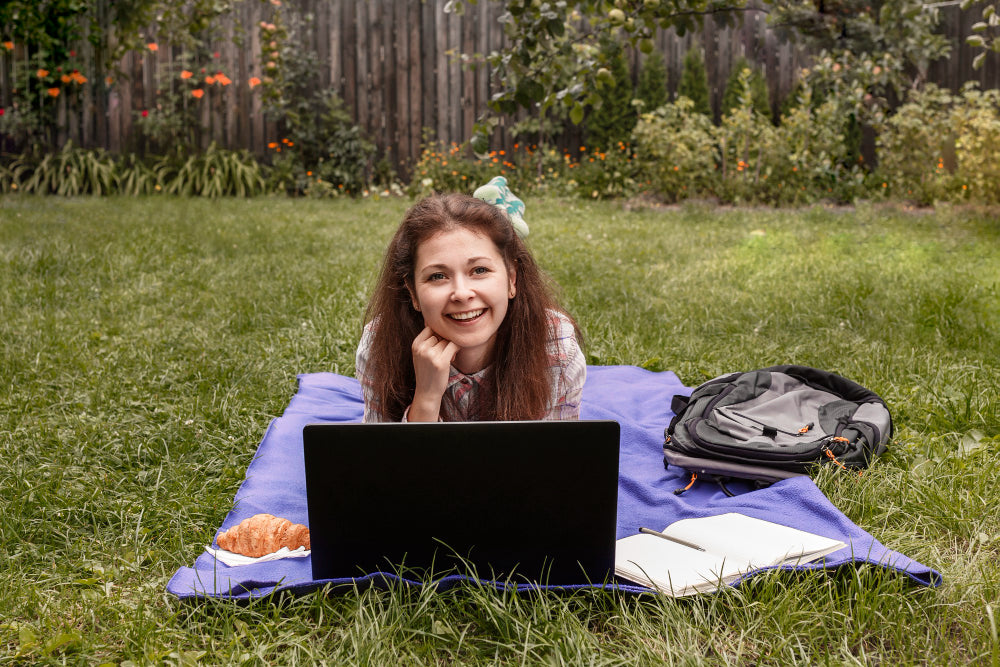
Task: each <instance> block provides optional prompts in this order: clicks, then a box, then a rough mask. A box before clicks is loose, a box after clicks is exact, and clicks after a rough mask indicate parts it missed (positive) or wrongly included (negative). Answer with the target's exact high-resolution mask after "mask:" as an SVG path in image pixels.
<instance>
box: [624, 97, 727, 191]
mask: <svg viewBox="0 0 1000 667" xmlns="http://www.w3.org/2000/svg"><path fill="white" fill-rule="evenodd" d="M632 141H633V146H634V147H635V163H636V180H637V181H638V183H639V184H640V186H641V187H644V188H648V189H649V190H651V191H653V192H654V193H656V194H658V195H660V196H662V197H663V198H664V199H666V200H668V201H678V200H681V199H686V198H688V197H695V196H700V195H704V194H708V193H711V192H714V185H715V179H716V166H715V160H716V157H715V156H716V144H715V137H714V126H713V125H712V121H711V120H710V119H709V118H708V116H706V115H704V114H703V113H701V112H700V111H698V110H697V109H696V108H695V103H694V102H693V101H692V100H690V99H688V98H687V97H683V96H682V97H679V98H677V101H675V102H673V103H671V104H665V105H663V106H662V107H660V108H659V109H656V110H655V111H653V112H651V113H647V114H643V115H642V117H641V118H640V119H639V123H638V124H637V125H636V128H635V130H634V131H633V133H632Z"/></svg>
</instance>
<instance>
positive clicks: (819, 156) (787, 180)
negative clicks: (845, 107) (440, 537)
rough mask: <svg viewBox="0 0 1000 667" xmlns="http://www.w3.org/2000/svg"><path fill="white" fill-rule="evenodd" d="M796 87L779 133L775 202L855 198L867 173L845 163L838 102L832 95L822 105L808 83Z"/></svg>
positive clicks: (774, 172) (773, 174)
mask: <svg viewBox="0 0 1000 667" xmlns="http://www.w3.org/2000/svg"><path fill="white" fill-rule="evenodd" d="M796 91H797V92H796V98H795V100H794V101H793V103H792V104H789V105H788V106H787V107H786V108H787V109H788V111H787V112H786V113H785V114H783V115H782V117H781V124H780V125H779V126H778V128H777V132H776V142H777V147H776V151H775V155H776V161H775V162H774V163H773V165H772V170H771V172H770V175H769V178H770V180H771V183H770V186H771V193H772V196H773V198H774V201H776V202H784V203H793V202H794V203H801V202H806V201H814V200H815V199H817V198H824V197H830V198H833V199H837V200H840V201H850V200H852V199H854V197H855V196H857V195H859V194H861V193H860V192H858V191H857V186H858V185H859V184H861V183H863V177H864V175H863V174H862V173H861V171H860V168H859V167H857V166H854V167H852V170H851V171H848V170H847V169H846V168H845V166H844V163H845V162H846V159H847V157H846V156H847V152H848V148H847V145H846V143H845V141H844V133H843V129H842V128H843V122H842V119H841V116H840V110H839V107H838V105H837V104H836V102H835V101H833V100H829V99H828V100H825V101H823V102H820V103H819V104H817V103H816V101H815V100H814V99H813V95H812V87H811V86H810V85H809V84H808V82H802V83H801V84H800V85H799V86H798V87H797V88H796Z"/></svg>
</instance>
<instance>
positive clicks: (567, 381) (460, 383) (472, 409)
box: [355, 310, 587, 422]
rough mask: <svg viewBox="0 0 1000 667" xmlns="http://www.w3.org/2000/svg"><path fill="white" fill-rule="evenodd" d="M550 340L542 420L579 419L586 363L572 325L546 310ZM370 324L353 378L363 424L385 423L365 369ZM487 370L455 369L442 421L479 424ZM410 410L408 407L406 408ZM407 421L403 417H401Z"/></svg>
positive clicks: (567, 320)
mask: <svg viewBox="0 0 1000 667" xmlns="http://www.w3.org/2000/svg"><path fill="white" fill-rule="evenodd" d="M548 315H549V330H550V337H549V340H548V341H547V342H546V349H547V350H548V353H549V363H550V365H549V377H550V384H551V387H552V396H551V399H550V400H549V407H548V410H547V411H546V413H545V415H544V416H543V417H542V419H547V420H555V419H579V418H580V395H581V394H582V393H583V382H584V380H586V379H587V361H586V358H585V357H584V355H583V351H582V350H581V349H580V346H579V344H578V343H577V340H576V332H575V330H574V328H573V324H572V322H570V320H569V318H567V317H566V316H565V315H563V314H562V313H559V312H556V311H554V310H550V311H548ZM371 336H372V324H371V322H369V323H368V325H366V326H365V330H364V333H363V334H362V335H361V342H360V343H359V344H358V352H357V357H356V359H355V367H356V375H357V377H358V380H359V381H360V382H361V389H362V392H363V394H364V399H365V421H366V422H380V421H387V420H386V418H385V417H384V416H383V415H382V414H381V413H380V412H379V411H378V410H377V409H376V406H374V405H373V403H374V397H373V396H372V375H371V373H372V370H371V369H369V367H368V347H369V346H370V345H371ZM488 372H489V367H487V368H484V369H482V370H481V371H478V372H476V373H472V374H471V375H466V374H465V373H462V372H461V371H459V370H457V369H456V368H455V367H454V366H452V368H451V373H450V375H449V377H448V388H447V389H445V392H444V396H442V398H441V414H440V418H441V420H442V421H478V420H479V419H480V418H481V414H480V413H481V411H482V402H483V401H482V396H483V392H484V391H486V389H485V388H484V384H483V382H484V380H485V378H486V374H487V373H488ZM407 411H409V408H407ZM403 421H406V415H405V414H404V415H403Z"/></svg>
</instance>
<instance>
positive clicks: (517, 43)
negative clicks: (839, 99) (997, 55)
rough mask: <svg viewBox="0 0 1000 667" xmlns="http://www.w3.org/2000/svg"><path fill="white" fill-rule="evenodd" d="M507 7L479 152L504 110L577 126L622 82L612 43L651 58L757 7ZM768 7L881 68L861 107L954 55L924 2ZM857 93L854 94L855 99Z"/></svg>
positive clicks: (686, 1) (492, 61) (561, 0)
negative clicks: (608, 50)
mask: <svg viewBox="0 0 1000 667" xmlns="http://www.w3.org/2000/svg"><path fill="white" fill-rule="evenodd" d="M477 1H478V0H449V2H448V4H447V5H446V11H462V10H463V8H464V3H465V2H469V3H475V2H477ZM967 1H971V2H974V1H976V0H967ZM503 2H504V6H505V8H506V11H505V12H504V13H503V14H502V16H501V17H500V20H501V23H502V24H503V27H504V33H505V36H506V38H507V46H506V47H505V48H503V49H502V50H499V51H495V52H493V53H490V54H489V55H487V56H486V57H485V59H486V61H487V62H488V63H489V65H490V66H491V71H492V73H493V76H494V78H495V81H496V84H497V92H496V93H495V94H494V96H493V98H492V99H491V101H490V102H489V111H488V112H487V113H486V114H484V115H483V116H482V117H481V118H480V121H479V123H477V125H476V128H475V137H474V138H473V148H475V149H476V150H477V152H485V151H486V150H487V149H488V147H489V136H490V134H491V133H492V130H493V128H494V127H495V126H496V125H497V124H498V122H499V120H498V118H497V117H496V115H497V114H514V113H515V112H516V111H517V110H518V109H519V108H524V109H528V110H529V111H533V110H535V109H536V108H537V109H540V110H541V111H542V112H544V111H545V110H546V109H549V108H552V107H554V106H556V105H560V106H561V107H562V108H564V109H567V110H568V113H569V117H570V119H571V120H572V121H573V122H574V123H579V122H581V121H582V120H583V118H584V116H585V113H586V109H587V108H588V107H593V106H594V105H595V104H597V103H598V102H599V100H600V97H601V94H602V91H604V89H606V88H609V87H610V86H612V85H613V84H614V76H613V75H612V74H611V70H610V69H609V67H608V64H609V63H608V61H607V58H606V56H605V55H603V54H602V52H601V49H600V47H599V43H600V39H601V38H602V37H605V38H606V37H608V36H614V37H616V38H617V39H619V40H621V41H623V42H624V43H626V44H628V45H629V46H631V47H634V48H638V49H639V50H641V51H642V52H644V53H649V52H651V51H652V49H653V41H652V38H653V36H654V34H655V32H656V30H658V29H665V28H672V29H673V30H674V31H675V32H676V33H678V34H681V35H683V34H686V33H687V32H688V31H690V30H692V29H695V28H697V27H699V26H700V25H701V22H702V21H703V20H704V18H705V17H707V16H711V17H712V18H713V19H714V20H715V21H716V22H718V23H735V22H736V21H737V20H738V19H739V17H740V16H741V15H742V13H743V12H745V11H747V10H748V7H747V2H746V0H558V1H555V0H503ZM763 2H764V11H766V12H768V13H769V14H770V18H771V20H772V22H774V23H777V24H778V25H784V26H786V27H788V28H790V29H794V30H797V31H798V32H799V33H800V34H803V35H806V36H807V37H809V38H810V39H812V40H813V41H814V43H815V44H823V43H825V44H827V45H828V46H829V50H828V53H827V54H825V55H829V56H830V58H831V59H835V58H845V59H846V58H848V57H853V58H854V62H856V63H857V64H859V65H863V64H864V63H867V62H871V63H872V65H871V67H870V68H869V72H870V74H869V75H864V76H862V77H860V78H857V79H855V80H851V81H848V82H847V83H845V86H844V87H845V88H848V89H849V90H850V91H856V90H858V89H859V88H860V90H861V94H860V99H861V102H860V104H864V105H868V106H871V107H881V106H884V105H881V100H883V99H884V98H885V90H886V86H890V87H904V86H905V82H906V81H907V80H909V81H910V82H911V83H916V85H919V84H920V83H921V82H922V78H925V77H924V73H925V72H926V67H927V65H928V64H929V63H930V62H932V61H933V60H935V59H937V58H939V57H941V56H943V55H945V54H946V53H947V51H948V48H947V44H946V43H945V42H944V40H943V39H942V38H941V36H940V35H935V34H934V33H933V28H934V26H935V25H936V22H937V14H936V10H935V9H934V8H933V6H930V5H925V4H924V1H923V0H812V1H811V2H801V0H763ZM991 16H992V14H991ZM991 20H992V19H991ZM467 55H468V56H469V57H470V58H472V57H475V56H474V55H473V54H467ZM883 56H884V57H883ZM821 57H825V56H824V55H822V54H821ZM848 64H849V65H850V64H852V63H851V62H848ZM876 70H877V71H876ZM871 72H874V73H873V74H872V73H871ZM866 96H870V99H869V98H867V97H866ZM855 97H856V96H855V95H854V94H853V92H852V94H851V98H852V100H853V99H854V98H855ZM859 113H861V112H859Z"/></svg>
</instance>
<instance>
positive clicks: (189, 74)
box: [181, 70, 194, 79]
mask: <svg viewBox="0 0 1000 667" xmlns="http://www.w3.org/2000/svg"><path fill="white" fill-rule="evenodd" d="M193 76H194V72H189V71H187V70H181V78H182V79H190V78H191V77H193Z"/></svg>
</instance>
